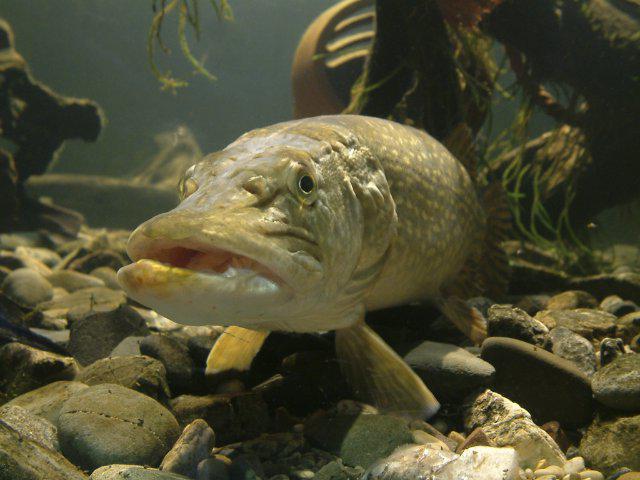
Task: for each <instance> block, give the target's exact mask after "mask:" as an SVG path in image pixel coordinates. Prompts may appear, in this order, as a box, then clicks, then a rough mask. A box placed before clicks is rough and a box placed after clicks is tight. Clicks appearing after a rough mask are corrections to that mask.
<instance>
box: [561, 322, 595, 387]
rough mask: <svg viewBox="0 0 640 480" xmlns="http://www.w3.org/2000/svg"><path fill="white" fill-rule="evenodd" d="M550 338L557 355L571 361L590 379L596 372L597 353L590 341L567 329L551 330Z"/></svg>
mask: <svg viewBox="0 0 640 480" xmlns="http://www.w3.org/2000/svg"><path fill="white" fill-rule="evenodd" d="M550 338H551V344H552V347H551V351H552V352H553V353H554V354H555V355H558V356H559V357H562V358H564V359H565V360H569V361H570V362H571V363H573V364H574V365H575V366H576V367H578V369H580V371H582V372H583V373H584V374H585V375H587V376H588V377H591V376H592V375H593V374H594V373H595V372H596V365H597V364H596V351H595V349H594V348H593V344H592V343H591V342H590V341H589V340H587V339H586V338H584V337H582V336H580V335H578V334H577V333H575V332H572V331H571V330H569V329H568V328H566V327H557V328H554V329H553V330H551V332H550Z"/></svg>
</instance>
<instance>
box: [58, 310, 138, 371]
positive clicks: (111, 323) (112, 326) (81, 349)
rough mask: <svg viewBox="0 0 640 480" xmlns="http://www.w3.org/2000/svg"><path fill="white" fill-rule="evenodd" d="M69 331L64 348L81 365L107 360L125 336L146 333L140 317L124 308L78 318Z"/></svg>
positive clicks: (93, 312) (91, 313)
mask: <svg viewBox="0 0 640 480" xmlns="http://www.w3.org/2000/svg"><path fill="white" fill-rule="evenodd" d="M69 329H70V330H71V335H70V338H69V345H68V349H69V351H70V352H71V353H72V354H73V356H74V357H75V358H76V359H77V360H78V362H80V363H81V364H82V365H89V364H90V363H93V362H95V361H96V360H99V359H101V358H105V357H107V356H108V355H109V354H110V353H111V351H112V350H113V349H114V348H115V347H116V346H117V345H118V344H119V343H120V342H121V341H122V340H124V339H125V338H126V337H129V336H132V335H147V334H149V329H148V328H147V325H146V323H145V321H144V318H142V316H141V315H140V314H139V313H138V312H136V311H135V310H134V309H133V308H131V307H130V306H128V305H120V306H118V307H116V308H114V309H111V310H106V311H92V312H89V313H87V314H86V315H81V316H80V318H79V319H78V320H76V321H74V322H72V323H71V325H70V327H69Z"/></svg>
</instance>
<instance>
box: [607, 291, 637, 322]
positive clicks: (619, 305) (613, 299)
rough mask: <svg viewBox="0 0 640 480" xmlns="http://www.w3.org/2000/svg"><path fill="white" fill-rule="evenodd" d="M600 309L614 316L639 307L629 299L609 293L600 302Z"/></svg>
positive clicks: (622, 314) (635, 310)
mask: <svg viewBox="0 0 640 480" xmlns="http://www.w3.org/2000/svg"><path fill="white" fill-rule="evenodd" d="M600 309H601V310H604V311H605V312H608V313H611V314H613V315H615V316H616V317H622V316H624V315H627V314H629V313H632V312H637V311H638V310H640V307H638V305H636V304H635V303H634V302H632V301H630V300H623V299H622V298H620V297H619V296H618V295H609V296H608V297H605V298H604V300H602V302H600Z"/></svg>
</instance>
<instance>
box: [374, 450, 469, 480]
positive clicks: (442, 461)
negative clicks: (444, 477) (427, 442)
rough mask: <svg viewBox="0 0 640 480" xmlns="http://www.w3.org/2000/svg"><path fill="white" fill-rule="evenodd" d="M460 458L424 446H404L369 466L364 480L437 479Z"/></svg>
mask: <svg viewBox="0 0 640 480" xmlns="http://www.w3.org/2000/svg"><path fill="white" fill-rule="evenodd" d="M458 458H459V455H457V454H455V453H453V452H449V451H446V450H439V449H434V448H429V447H427V446H424V445H402V446H400V447H398V448H397V449H396V450H394V451H393V453H391V454H390V455H389V456H387V457H385V458H381V459H379V460H377V461H376V462H375V463H374V464H372V465H371V466H369V468H367V470H366V471H365V473H364V475H363V476H362V480H412V479H416V478H429V479H437V478H439V476H438V472H440V471H441V470H442V469H443V468H444V467H445V466H446V465H447V464H449V463H451V462H453V461H455V460H456V459H458Z"/></svg>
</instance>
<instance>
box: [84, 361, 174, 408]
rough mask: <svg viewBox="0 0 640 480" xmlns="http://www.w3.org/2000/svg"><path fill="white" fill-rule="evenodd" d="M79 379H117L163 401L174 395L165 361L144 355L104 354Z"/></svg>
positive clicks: (95, 382)
mask: <svg viewBox="0 0 640 480" xmlns="http://www.w3.org/2000/svg"><path fill="white" fill-rule="evenodd" d="M76 380H77V381H79V382H83V383H86V384H87V385H100V384H101V383H115V384H118V385H121V386H123V387H126V388H131V389H132V390H136V391H138V392H140V393H144V394H145V395H148V396H150V397H151V398H154V399H156V400H159V401H161V402H165V401H166V400H167V399H168V398H170V397H171V392H170V390H169V385H168V384H167V374H166V371H165V369H164V365H162V363H160V362H159V361H158V360H156V359H155V358H151V357H147V356H145V355H128V356H120V357H107V358H102V359H100V360H97V361H95V362H94V363H92V364H91V365H89V366H87V367H86V368H84V369H83V370H82V371H81V372H80V373H79V374H78V376H77V377H76Z"/></svg>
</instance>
